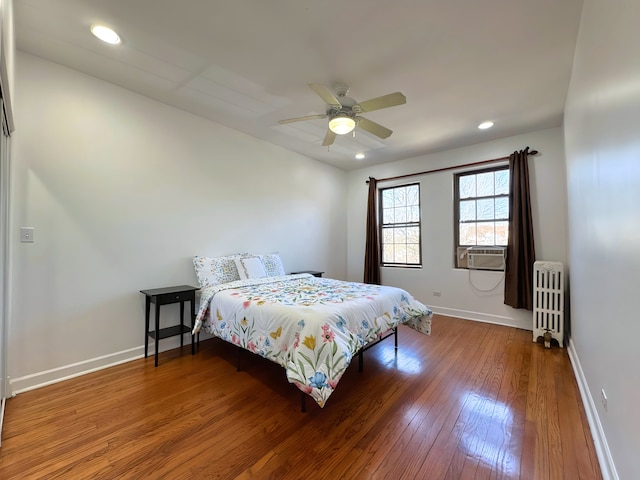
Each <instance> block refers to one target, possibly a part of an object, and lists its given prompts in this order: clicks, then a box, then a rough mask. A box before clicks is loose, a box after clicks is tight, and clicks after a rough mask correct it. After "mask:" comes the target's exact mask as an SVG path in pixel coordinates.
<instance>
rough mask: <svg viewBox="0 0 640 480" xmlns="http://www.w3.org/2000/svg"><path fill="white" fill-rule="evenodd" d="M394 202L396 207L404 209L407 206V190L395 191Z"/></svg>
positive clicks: (398, 189)
mask: <svg viewBox="0 0 640 480" xmlns="http://www.w3.org/2000/svg"><path fill="white" fill-rule="evenodd" d="M394 197H395V198H394V200H393V204H394V206H396V207H404V206H405V205H406V204H407V195H406V189H405V188H396V189H394Z"/></svg>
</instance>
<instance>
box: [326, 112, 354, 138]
mask: <svg viewBox="0 0 640 480" xmlns="http://www.w3.org/2000/svg"><path fill="white" fill-rule="evenodd" d="M354 128H356V121H355V120H354V119H353V118H351V117H347V116H346V115H339V116H337V117H334V118H332V119H331V120H329V130H331V131H332V132H333V133H335V134H336V135H345V134H347V133H349V132H351V131H352V130H353V129H354Z"/></svg>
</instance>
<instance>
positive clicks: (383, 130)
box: [356, 117, 393, 138]
mask: <svg viewBox="0 0 640 480" xmlns="http://www.w3.org/2000/svg"><path fill="white" fill-rule="evenodd" d="M356 119H357V122H358V127H359V128H361V129H363V130H366V131H367V132H369V133H373V134H374V135H375V136H376V137H380V138H388V137H389V136H390V135H391V134H392V133H393V131H391V130H389V129H388V128H387V127H383V126H382V125H380V124H379V123H376V122H372V121H371V120H367V119H366V118H364V117H356Z"/></svg>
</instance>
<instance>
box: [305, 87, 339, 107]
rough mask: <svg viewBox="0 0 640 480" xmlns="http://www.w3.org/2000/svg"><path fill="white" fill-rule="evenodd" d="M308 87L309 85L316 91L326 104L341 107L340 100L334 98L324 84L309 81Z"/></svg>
mask: <svg viewBox="0 0 640 480" xmlns="http://www.w3.org/2000/svg"><path fill="white" fill-rule="evenodd" d="M309 87H311V90H313V91H314V92H316V93H317V94H318V95H319V96H320V98H322V100H324V103H326V104H327V105H331V106H333V107H338V108H342V104H341V103H340V100H338V99H337V98H336V96H335V95H334V94H333V92H332V91H331V90H330V89H329V88H327V87H325V86H324V85H320V84H319V83H310V84H309Z"/></svg>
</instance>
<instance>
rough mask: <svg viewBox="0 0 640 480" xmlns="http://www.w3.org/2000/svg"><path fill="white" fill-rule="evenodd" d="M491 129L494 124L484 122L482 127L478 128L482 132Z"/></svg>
mask: <svg viewBox="0 0 640 480" xmlns="http://www.w3.org/2000/svg"><path fill="white" fill-rule="evenodd" d="M491 127H493V122H482V123H481V124H480V125H478V128H479V129H480V130H486V129H487V128H491Z"/></svg>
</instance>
